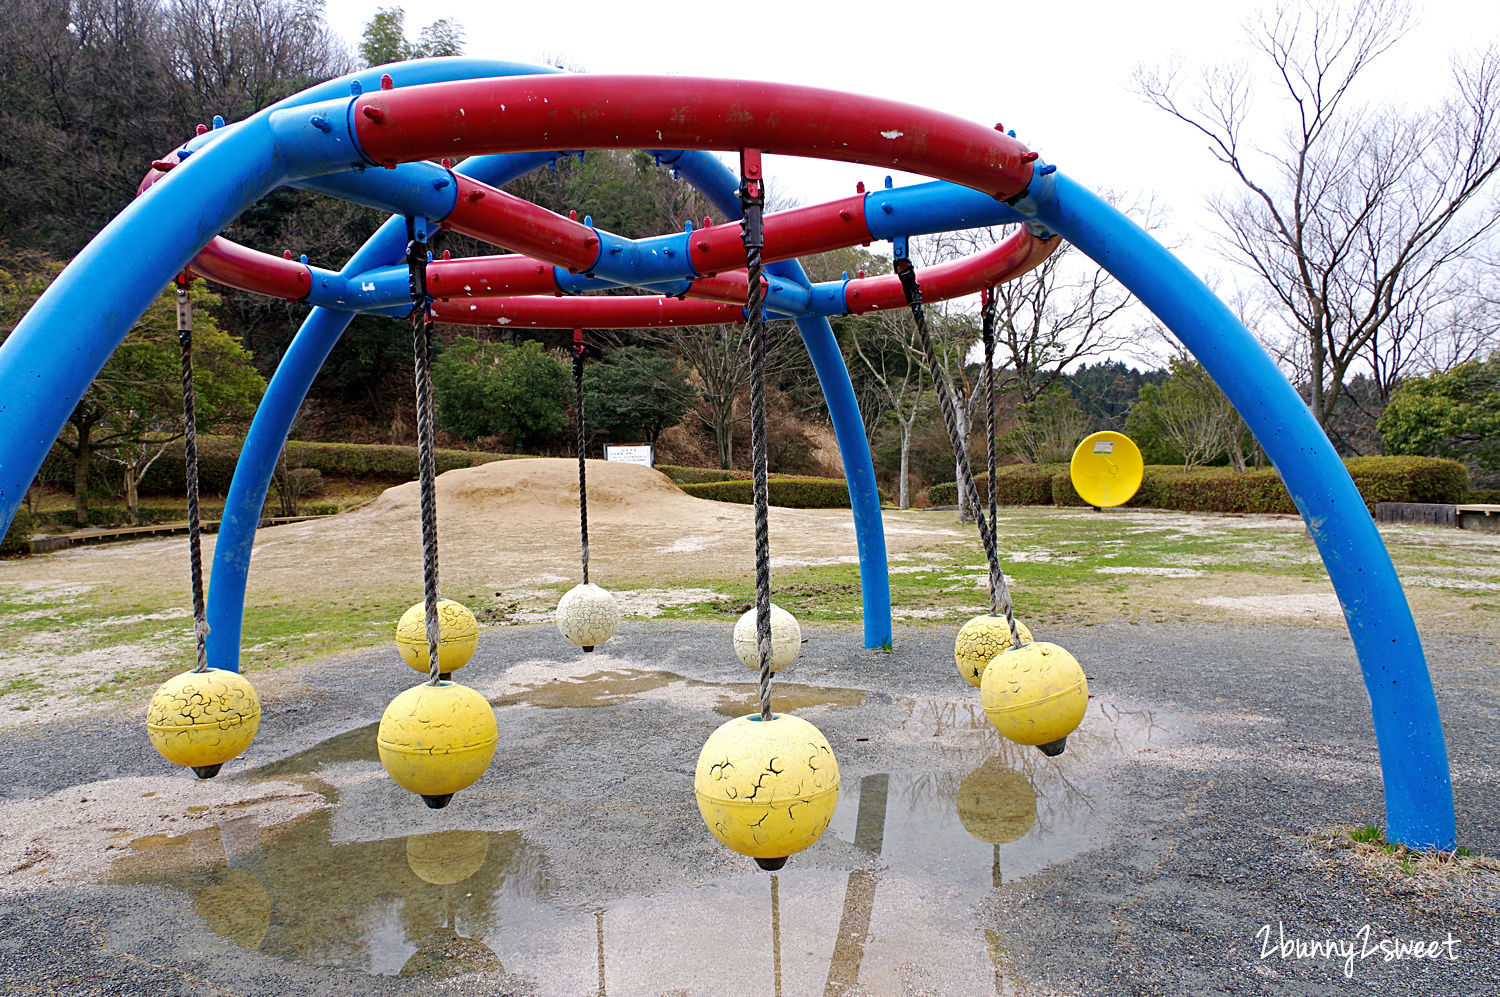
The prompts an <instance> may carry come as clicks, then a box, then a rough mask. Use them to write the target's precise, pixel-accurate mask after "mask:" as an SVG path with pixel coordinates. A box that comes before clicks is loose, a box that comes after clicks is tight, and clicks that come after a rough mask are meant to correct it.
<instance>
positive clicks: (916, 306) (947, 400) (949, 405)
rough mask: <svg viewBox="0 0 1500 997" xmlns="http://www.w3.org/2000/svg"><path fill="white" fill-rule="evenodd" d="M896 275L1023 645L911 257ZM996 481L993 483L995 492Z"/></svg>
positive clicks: (962, 483)
mask: <svg viewBox="0 0 1500 997" xmlns="http://www.w3.org/2000/svg"><path fill="white" fill-rule="evenodd" d="M895 269H896V276H897V277H898V278H900V280H901V291H902V294H904V295H905V297H906V304H907V306H908V307H910V308H911V317H912V321H913V322H914V323H915V324H916V327H917V338H918V339H919V340H920V341H921V343H922V355H923V357H924V359H925V360H926V361H927V371H928V374H929V375H931V377H932V383H933V387H934V388H935V389H936V391H937V396H938V408H940V409H941V410H942V413H943V426H944V427H945V428H946V429H947V430H948V442H949V443H951V444H952V445H953V456H954V459H955V461H956V462H957V464H958V487H959V488H961V489H963V493H964V495H965V496H967V497H968V500H969V505H970V507H972V508H973V509H974V518H975V520H976V522H977V524H978V526H979V539H980V541H981V542H982V543H983V544H984V553H985V557H986V559H987V560H988V561H989V569H990V594H991V598H992V599H994V598H996V597H998V599H999V602H1000V609H1001V611H1002V612H1003V614H1004V616H1005V622H1006V623H1007V624H1008V625H1009V626H1010V637H1011V642H1012V644H1013V645H1014V646H1016V647H1020V646H1021V631H1020V629H1019V628H1018V627H1017V626H1016V614H1015V610H1014V609H1013V608H1012V606H1011V601H1010V586H1009V585H1008V584H1007V583H1006V580H1005V572H1004V571H1003V570H1001V568H1000V555H999V554H998V553H997V551H996V548H995V532H994V529H993V527H992V525H991V524H990V523H988V522H986V521H985V516H984V503H982V502H981V501H980V500H979V488H978V486H977V485H975V484H974V472H973V471H972V470H971V469H970V467H969V450H968V447H967V446H965V444H964V439H963V437H962V436H961V435H960V434H959V432H958V414H957V410H956V409H955V407H954V402H953V396H952V394H951V393H950V392H949V390H948V382H947V380H946V379H944V377H943V369H942V366H941V365H940V364H939V363H938V357H937V350H935V349H934V348H933V345H932V337H931V336H930V335H929V334H928V332H927V316H926V315H925V313H924V312H923V309H922V288H921V285H919V284H918V283H917V271H916V269H915V268H914V267H913V266H912V263H911V260H910V258H908V257H905V256H903V257H902V258H900V259H898V260H896V267H895ZM993 487H994V483H993V481H992V482H991V491H992V492H993Z"/></svg>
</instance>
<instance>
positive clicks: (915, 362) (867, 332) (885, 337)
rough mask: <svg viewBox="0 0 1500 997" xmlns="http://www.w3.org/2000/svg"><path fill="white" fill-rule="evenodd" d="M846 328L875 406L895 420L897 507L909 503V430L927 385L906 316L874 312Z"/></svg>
mask: <svg viewBox="0 0 1500 997" xmlns="http://www.w3.org/2000/svg"><path fill="white" fill-rule="evenodd" d="M846 328H848V329H849V342H850V345H851V346H852V347H853V349H854V354H855V356H857V357H859V360H860V363H861V364H862V365H863V366H864V369H865V371H866V372H867V375H868V379H869V380H870V381H871V382H872V383H873V384H874V385H875V386H876V387H877V388H878V389H879V391H878V395H877V399H878V403H879V405H880V408H881V409H882V410H883V411H884V412H887V413H889V414H890V417H891V419H892V421H894V422H895V424H896V432H897V433H898V435H899V437H900V443H901V470H900V474H899V477H898V479H897V480H898V486H897V492H898V496H899V498H898V504H899V508H902V509H909V508H910V507H911V497H910V488H909V481H910V475H909V469H910V458H911V431H912V427H913V426H914V425H916V421H917V416H918V415H919V414H921V412H922V409H923V408H924V407H925V404H926V398H925V394H926V391H927V388H928V386H929V379H928V377H927V371H926V368H925V365H924V363H923V360H922V348H921V346H920V345H919V344H918V343H917V341H916V329H915V327H914V326H913V325H912V322H911V319H910V318H908V317H907V316H905V315H902V314H900V313H892V312H884V313H882V312H876V313H874V314H872V315H870V316H868V317H867V318H863V319H860V320H857V321H851V322H849V323H848V325H847V326H846Z"/></svg>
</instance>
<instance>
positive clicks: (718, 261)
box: [688, 194, 871, 274]
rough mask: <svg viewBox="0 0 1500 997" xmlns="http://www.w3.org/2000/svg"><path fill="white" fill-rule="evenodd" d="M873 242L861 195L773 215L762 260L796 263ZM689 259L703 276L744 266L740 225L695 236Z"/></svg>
mask: <svg viewBox="0 0 1500 997" xmlns="http://www.w3.org/2000/svg"><path fill="white" fill-rule="evenodd" d="M870 239H871V236H870V229H869V226H867V225H866V224H865V197H864V195H863V194H856V195H854V196H852V197H846V198H841V199H840V200H837V201H829V202H826V203H824V204H812V205H808V206H807V207H805V208H793V209H792V210H791V211H781V212H777V213H776V214H774V215H767V216H766V248H765V251H764V252H763V253H762V254H761V259H763V260H764V261H765V262H767V263H772V262H775V261H776V260H790V259H794V258H796V257H801V256H811V255H813V254H815V253H826V252H828V251H829V250H831V249H843V248H844V247H846V246H854V245H858V244H860V243H865V242H869V241H870ZM688 257H689V259H691V260H692V261H693V269H694V270H696V271H697V272H698V273H701V274H716V273H720V272H722V271H725V270H730V269H733V268H735V267H743V266H744V265H745V244H744V242H743V241H741V236H740V225H739V222H729V223H726V224H724V225H715V226H713V227H712V228H706V229H700V230H699V231H697V232H694V233H693V234H692V236H691V237H690V238H689V240H688Z"/></svg>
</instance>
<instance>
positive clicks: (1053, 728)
mask: <svg viewBox="0 0 1500 997" xmlns="http://www.w3.org/2000/svg"><path fill="white" fill-rule="evenodd" d="M979 692H980V700H981V702H982V703H983V705H984V712H985V715H986V716H988V717H989V718H990V723H991V724H993V725H994V726H995V729H996V730H998V731H999V732H1000V733H1001V734H1002V735H1003V736H1004V737H1006V738H1008V739H1010V740H1012V741H1014V742H1016V743H1017V744H1031V745H1036V746H1038V747H1042V748H1043V749H1044V750H1045V749H1046V748H1047V747H1049V746H1052V745H1054V744H1056V742H1058V741H1061V740H1062V739H1063V738H1065V737H1067V736H1068V735H1069V734H1071V733H1073V731H1074V730H1076V729H1077V728H1078V724H1079V723H1080V722H1081V721H1082V720H1083V714H1084V711H1085V710H1087V709H1088V705H1089V683H1088V679H1087V677H1085V676H1084V674H1083V666H1082V665H1080V664H1079V663H1078V659H1077V658H1075V657H1073V656H1072V655H1071V654H1069V653H1068V652H1067V651H1065V650H1063V649H1062V648H1061V647H1058V646H1057V645H1056V644H1049V643H1047V642H1046V641H1041V642H1039V643H1036V644H1026V645H1024V646H1022V647H1015V648H1011V649H1010V650H1008V651H1001V652H1000V653H999V654H998V655H996V656H995V660H994V661H992V662H990V666H989V667H988V668H986V669H985V670H984V681H983V682H982V683H981V685H980V687H979ZM1058 750H1059V751H1060V750H1061V747H1060V746H1059V747H1058ZM1049 753H1055V752H1049Z"/></svg>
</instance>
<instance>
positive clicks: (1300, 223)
mask: <svg viewBox="0 0 1500 997" xmlns="http://www.w3.org/2000/svg"><path fill="white" fill-rule="evenodd" d="M1410 23H1411V17H1410V11H1409V8H1408V6H1407V5H1406V3H1405V2H1404V0H1355V2H1353V3H1352V4H1348V5H1345V6H1342V7H1334V6H1331V5H1328V4H1320V3H1319V2H1317V0H1291V2H1287V3H1284V4H1282V5H1281V6H1278V7H1277V8H1275V9H1274V10H1273V11H1270V12H1267V13H1264V14H1262V15H1261V16H1260V17H1259V19H1258V20H1257V22H1256V23H1255V24H1253V25H1252V26H1251V29H1250V31H1251V34H1252V35H1253V37H1254V38H1255V44H1256V46H1257V47H1258V48H1259V50H1260V53H1261V55H1262V56H1264V58H1265V60H1266V61H1267V62H1268V63H1269V66H1270V68H1271V70H1272V73H1271V75H1272V77H1273V78H1274V79H1275V81H1276V82H1275V86H1276V87H1277V89H1278V90H1279V92H1280V93H1281V96H1282V97H1283V98H1285V99H1286V100H1287V101H1288V102H1289V107H1290V109H1291V115H1290V120H1289V121H1288V123H1287V127H1286V129H1285V132H1284V133H1283V136H1282V139H1281V141H1280V143H1279V144H1278V145H1277V146H1276V147H1275V148H1273V149H1272V150H1271V151H1263V150H1262V149H1261V148H1260V147H1259V146H1258V145H1255V144H1254V143H1253V142H1252V141H1250V140H1249V138H1248V135H1249V132H1250V128H1249V126H1248V123H1249V121H1250V115H1251V104H1252V102H1251V97H1252V92H1253V86H1252V81H1251V76H1250V72H1249V70H1248V68H1246V67H1213V68H1209V69H1206V70H1205V71H1204V72H1203V74H1202V77H1201V80H1200V81H1199V83H1198V86H1197V88H1196V91H1195V93H1194V95H1193V96H1190V97H1188V98H1183V97H1182V96H1181V91H1182V87H1181V80H1180V79H1179V74H1178V73H1177V72H1176V71H1175V69H1168V70H1165V71H1162V70H1148V69H1144V68H1139V69H1137V71H1136V74H1135V85H1136V88H1137V90H1138V91H1139V92H1140V94H1141V95H1142V96H1143V97H1144V98H1145V99H1146V100H1147V101H1149V102H1150V103H1151V104H1153V105H1155V106H1156V107H1158V108H1160V109H1161V110H1163V111H1165V112H1166V113H1168V114H1170V115H1172V116H1173V117H1175V118H1177V119H1178V120H1180V121H1182V122H1184V123H1185V124H1187V125H1189V126H1190V127H1192V128H1194V129H1196V130H1197V131H1198V132H1199V133H1200V134H1202V135H1203V136H1204V137H1205V138H1206V139H1207V140H1208V143H1209V149H1210V151H1211V152H1212V154H1213V156H1214V157H1215V158H1216V159H1217V160H1218V161H1219V162H1221V163H1223V164H1224V165H1225V166H1226V167H1227V168H1228V169H1229V170H1230V171H1231V172H1232V173H1233V175H1234V177H1235V178H1236V180H1237V181H1238V183H1239V188H1240V189H1239V190H1238V192H1237V193H1234V194H1231V195H1228V196H1225V197H1221V198H1217V199H1215V200H1213V201H1212V208H1213V210H1214V212H1215V213H1216V214H1217V215H1218V217H1219V219H1220V220H1221V221H1222V222H1223V224H1224V226H1225V229H1226V230H1227V234H1226V236H1225V243H1226V249H1227V255H1228V256H1229V257H1230V258H1231V259H1233V260H1234V261H1236V262H1238V263H1240V264H1242V265H1244V266H1246V267H1247V268H1248V269H1249V270H1250V271H1251V272H1252V273H1254V274H1256V275H1257V277H1258V278H1259V279H1260V282H1261V283H1262V285H1263V286H1264V288H1265V290H1266V292H1267V293H1268V294H1269V296H1270V297H1271V298H1272V300H1273V301H1274V302H1275V303H1276V305H1277V310H1278V312H1279V313H1281V314H1282V315H1283V316H1284V320H1285V321H1286V322H1287V324H1288V326H1289V331H1290V332H1291V333H1292V336H1293V337H1294V339H1295V340H1296V342H1295V344H1292V345H1291V348H1284V349H1283V350H1281V351H1280V352H1281V353H1282V355H1283V357H1284V358H1286V359H1290V360H1292V361H1293V362H1294V363H1296V364H1297V365H1298V366H1299V367H1300V369H1299V370H1298V371H1297V373H1298V374H1299V375H1300V376H1301V377H1302V378H1303V379H1304V380H1305V381H1306V383H1307V385H1308V395H1309V405H1310V407H1311V408H1312V411H1313V414H1314V416H1316V418H1317V419H1318V421H1319V422H1320V423H1321V424H1324V425H1326V424H1327V422H1328V419H1329V417H1330V416H1331V415H1332V413H1333V410H1334V406H1335V404H1336V403H1337V402H1338V400H1339V396H1340V394H1341V392H1342V391H1343V387H1344V381H1345V378H1346V376H1347V375H1348V373H1349V370H1350V368H1351V366H1354V365H1355V364H1356V363H1357V362H1359V361H1360V360H1362V359H1363V360H1365V361H1366V362H1372V360H1371V358H1372V356H1373V355H1375V354H1380V355H1381V360H1379V361H1374V362H1378V363H1381V364H1383V365H1384V367H1385V369H1386V376H1387V377H1389V378H1394V377H1395V376H1398V375H1399V373H1400V371H1399V370H1393V369H1392V366H1393V363H1394V366H1395V367H1398V368H1399V367H1400V366H1401V364H1400V363H1399V362H1396V361H1399V360H1400V359H1401V357H1402V356H1405V357H1408V358H1409V357H1413V356H1416V355H1418V354H1419V353H1420V351H1415V350H1412V349H1411V348H1410V344H1411V337H1412V335H1413V334H1414V333H1423V332H1425V331H1426V328H1427V326H1424V324H1423V323H1424V320H1423V318H1422V316H1423V314H1424V312H1425V309H1426V308H1428V307H1430V306H1431V305H1432V303H1433V302H1434V301H1435V300H1437V299H1439V298H1441V297H1442V296H1443V294H1444V293H1445V290H1444V284H1445V282H1446V281H1448V280H1450V279H1451V277H1452V274H1453V272H1454V270H1455V269H1456V268H1458V267H1460V266H1462V264H1463V263H1464V261H1466V260H1467V259H1469V258H1470V257H1472V256H1473V255H1474V253H1475V252H1476V251H1477V250H1478V249H1480V248H1481V247H1482V246H1483V243H1484V240H1485V239H1487V238H1488V236H1489V235H1490V233H1491V232H1492V231H1494V229H1495V228H1496V226H1497V223H1500V215H1497V214H1496V213H1495V212H1494V211H1493V210H1487V206H1486V205H1485V204H1482V203H1481V198H1482V197H1483V195H1484V193H1485V192H1486V190H1487V188H1489V186H1490V184H1491V181H1492V180H1493V179H1494V177H1495V175H1496V174H1497V173H1500V121H1497V115H1500V51H1497V50H1496V48H1495V47H1493V46H1492V47H1490V48H1489V49H1487V50H1485V51H1483V52H1481V53H1480V54H1479V55H1478V56H1476V57H1475V58H1474V59H1472V60H1471V61H1469V62H1466V63H1460V62H1457V61H1456V62H1455V63H1454V66H1453V83H1452V88H1451V91H1450V93H1449V95H1448V97H1447V98H1446V99H1445V100H1444V101H1443V102H1442V103H1441V104H1440V105H1439V106H1438V107H1436V108H1433V109H1431V110H1430V111H1427V112H1422V111H1419V110H1418V109H1415V108H1410V107H1402V108H1399V109H1398V108H1393V107H1374V106H1359V105H1357V104H1356V103H1354V101H1353V100H1352V99H1351V98H1350V92H1351V89H1352V88H1353V86H1354V84H1355V82H1356V80H1357V79H1358V78H1359V77H1360V76H1361V74H1363V73H1364V72H1365V70H1366V69H1368V68H1369V67H1370V65H1371V64H1372V63H1373V62H1374V61H1375V60H1377V59H1378V58H1379V57H1380V56H1381V55H1383V54H1384V53H1385V52H1386V51H1388V50H1389V49H1390V48H1391V47H1392V46H1393V45H1395V44H1396V43H1397V42H1398V41H1399V40H1400V39H1401V38H1402V36H1403V35H1405V33H1406V32H1407V30H1408V28H1409V26H1410ZM1257 137H1258V135H1257ZM1393 349H1399V350H1402V351H1404V353H1402V352H1397V353H1393V352H1392V350H1393Z"/></svg>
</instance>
